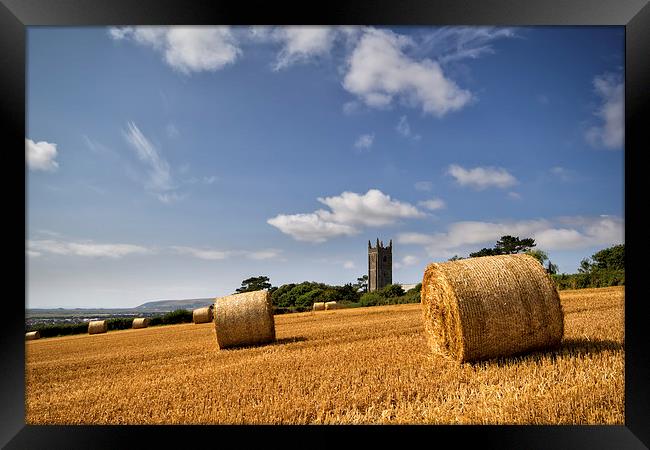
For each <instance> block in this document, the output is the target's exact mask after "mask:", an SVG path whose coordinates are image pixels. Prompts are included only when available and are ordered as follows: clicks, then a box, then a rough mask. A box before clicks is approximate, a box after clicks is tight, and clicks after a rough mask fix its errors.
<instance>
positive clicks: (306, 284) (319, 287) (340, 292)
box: [271, 281, 360, 312]
mask: <svg viewBox="0 0 650 450" xmlns="http://www.w3.org/2000/svg"><path fill="white" fill-rule="evenodd" d="M359 297H360V294H359V293H358V292H357V291H356V289H355V288H354V286H353V285H352V284H350V283H348V284H345V285H343V286H329V285H327V284H324V283H316V282H313V281H303V282H302V283H300V284H293V283H291V284H283V285H282V286H280V287H279V288H277V289H276V290H275V291H274V292H273V293H272V294H271V300H272V302H273V305H274V307H275V309H276V310H277V311H283V312H287V311H291V308H311V306H312V305H313V304H314V302H331V301H335V302H358V301H359Z"/></svg>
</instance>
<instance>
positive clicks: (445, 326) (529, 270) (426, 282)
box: [421, 254, 564, 362]
mask: <svg viewBox="0 0 650 450" xmlns="http://www.w3.org/2000/svg"><path fill="white" fill-rule="evenodd" d="M421 302H422V310H423V315H424V329H425V333H426V335H427V339H428V341H429V345H430V346H431V348H432V350H433V351H434V352H435V353H439V354H442V355H445V356H449V357H452V358H455V359H457V360H458V361H459V362H466V361H475V360H480V359H487V358H493V357H498V356H508V355H513V354H517V353H521V352H525V351H529V350H535V349H540V350H541V349H545V348H552V347H556V346H558V345H559V344H560V341H561V340H562V335H563V333H564V315H563V312H562V306H561V304H560V297H559V295H558V293H557V290H556V289H555V285H554V284H553V281H552V280H551V278H550V277H549V276H548V274H547V273H546V271H545V270H544V268H543V267H542V265H541V264H540V263H539V261H537V260H536V259H535V258H533V257H531V256H528V255H523V254H518V255H499V256H485V257H479V258H469V259H462V260H458V261H450V262H445V263H439V264H436V263H434V264H429V265H428V266H427V268H426V270H425V272H424V277H423V279H422V300H421Z"/></svg>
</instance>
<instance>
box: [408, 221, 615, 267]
mask: <svg viewBox="0 0 650 450" xmlns="http://www.w3.org/2000/svg"><path fill="white" fill-rule="evenodd" d="M569 224H572V226H567V225H569ZM504 235H512V236H519V237H522V238H524V237H532V238H533V239H535V243H536V244H537V248H540V249H544V250H575V249H580V248H588V247H593V246H598V245H603V246H605V245H614V244H618V243H622V242H624V223H623V220H622V219H621V218H618V217H611V216H604V217H602V216H601V217H575V218H556V219H553V220H551V219H536V220H523V221H506V222H478V221H464V222H455V223H452V224H450V225H449V226H448V227H447V231H446V232H439V233H434V234H423V233H402V234H399V235H398V237H397V241H398V242H399V243H400V244H413V245H423V246H424V247H425V248H426V250H427V252H428V254H429V256H431V257H436V258H448V257H450V256H453V255H454V254H458V253H470V252H473V251H477V250H479V248H478V247H480V246H486V245H487V246H492V245H494V243H495V242H496V241H497V240H498V239H499V238H500V237H501V236H504Z"/></svg>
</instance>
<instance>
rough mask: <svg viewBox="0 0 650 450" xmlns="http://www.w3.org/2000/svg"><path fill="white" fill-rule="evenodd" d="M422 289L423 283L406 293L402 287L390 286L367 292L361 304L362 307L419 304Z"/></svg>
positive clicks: (360, 301) (362, 297)
mask: <svg viewBox="0 0 650 450" xmlns="http://www.w3.org/2000/svg"><path fill="white" fill-rule="evenodd" d="M421 288H422V283H418V284H417V285H415V287H414V288H413V289H409V290H408V291H407V292H404V289H402V287H401V286H400V285H398V284H389V285H388V286H384V287H383V288H382V289H380V290H378V291H374V292H366V293H365V294H363V295H362V296H361V299H360V300H359V304H360V305H361V306H377V305H397V304H402V303H419V302H420V289H421Z"/></svg>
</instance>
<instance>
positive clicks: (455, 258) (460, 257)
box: [447, 255, 465, 261]
mask: <svg viewBox="0 0 650 450" xmlns="http://www.w3.org/2000/svg"><path fill="white" fill-rule="evenodd" d="M461 259H465V258H463V257H462V256H458V255H454V256H452V257H451V258H449V259H448V260H447V261H460V260H461Z"/></svg>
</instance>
